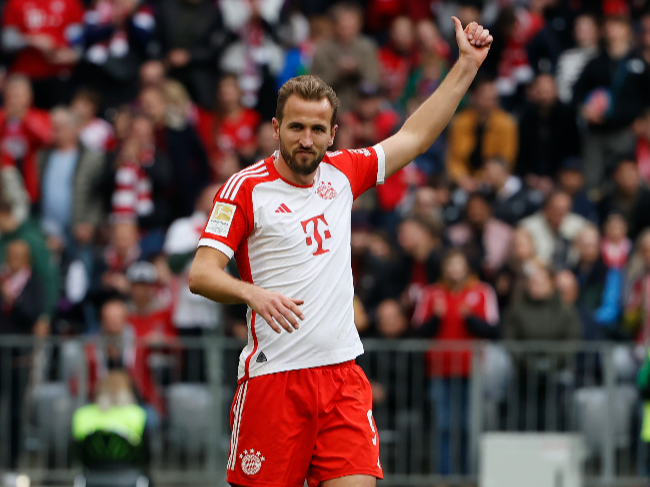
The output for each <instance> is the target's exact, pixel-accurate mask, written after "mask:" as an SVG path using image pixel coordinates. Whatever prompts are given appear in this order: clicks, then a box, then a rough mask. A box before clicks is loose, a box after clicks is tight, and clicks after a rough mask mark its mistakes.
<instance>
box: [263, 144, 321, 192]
mask: <svg viewBox="0 0 650 487" xmlns="http://www.w3.org/2000/svg"><path fill="white" fill-rule="evenodd" d="M273 165H274V166H275V169H276V170H277V171H278V172H279V173H280V176H282V177H283V178H284V179H286V180H287V181H289V182H290V183H293V184H297V185H299V186H309V185H311V184H313V182H314V177H315V176H316V171H314V172H313V173H311V174H307V175H302V174H296V173H295V172H294V171H293V170H292V169H291V168H290V167H289V165H288V164H287V162H286V161H285V160H284V157H283V156H282V152H280V155H279V156H278V157H277V158H276V159H275V160H274V161H273Z"/></svg>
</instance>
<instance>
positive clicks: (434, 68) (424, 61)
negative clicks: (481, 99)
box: [399, 19, 465, 110]
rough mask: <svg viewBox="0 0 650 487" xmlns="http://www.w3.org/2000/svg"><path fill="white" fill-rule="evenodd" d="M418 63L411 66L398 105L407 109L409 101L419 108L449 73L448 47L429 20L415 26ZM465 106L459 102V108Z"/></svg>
mask: <svg viewBox="0 0 650 487" xmlns="http://www.w3.org/2000/svg"><path fill="white" fill-rule="evenodd" d="M416 29H417V36H418V44H419V46H418V49H419V50H418V56H419V62H418V63H417V64H415V65H413V69H412V72H411V73H410V75H409V78H408V81H407V83H406V86H405V87H404V90H403V92H402V96H401V99H400V100H399V104H400V106H401V107H402V108H406V109H407V110H408V109H409V107H408V104H409V101H411V100H413V99H415V101H416V102H417V105H418V106H419V105H420V104H421V102H422V101H424V100H426V99H427V97H429V96H430V95H431V94H432V93H433V92H434V91H435V90H436V88H438V86H439V85H440V83H442V80H443V79H444V77H445V76H446V75H447V72H448V71H449V66H448V57H449V46H448V45H447V43H446V42H445V40H444V39H443V38H442V36H441V35H440V33H439V32H438V28H437V27H436V24H434V23H433V22H432V21H431V20H429V19H426V20H421V21H419V22H418V24H417V27H416ZM464 105H465V103H464V101H461V104H460V106H461V107H463V106H464Z"/></svg>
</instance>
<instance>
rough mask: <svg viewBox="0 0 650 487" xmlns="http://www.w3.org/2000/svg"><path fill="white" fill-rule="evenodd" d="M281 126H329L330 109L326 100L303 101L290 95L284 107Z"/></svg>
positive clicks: (296, 96) (330, 118)
mask: <svg viewBox="0 0 650 487" xmlns="http://www.w3.org/2000/svg"><path fill="white" fill-rule="evenodd" d="M282 118H283V124H289V123H291V122H298V123H301V124H303V125H316V124H320V125H325V126H326V127H329V126H330V122H331V120H332V107H331V106H330V102H329V100H328V99H327V98H322V99H320V100H313V101H312V100H304V99H302V98H300V97H299V96H298V95H291V96H290V97H289V98H288V99H287V103H286V105H285V106H284V113H283V116H282Z"/></svg>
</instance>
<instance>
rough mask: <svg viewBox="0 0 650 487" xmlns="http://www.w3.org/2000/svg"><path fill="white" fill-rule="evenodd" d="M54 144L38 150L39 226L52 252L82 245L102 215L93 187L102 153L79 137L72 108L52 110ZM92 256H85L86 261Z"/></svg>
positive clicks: (90, 235) (101, 160)
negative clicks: (39, 181)
mask: <svg viewBox="0 0 650 487" xmlns="http://www.w3.org/2000/svg"><path fill="white" fill-rule="evenodd" d="M51 118H52V126H53V129H54V146H53V148H52V149H51V150H48V151H45V152H43V153H41V155H40V157H39V174H41V184H40V186H41V192H42V193H43V196H42V199H41V226H42V228H43V230H44V232H45V234H46V235H47V236H48V242H49V243H50V244H52V242H56V243H55V244H54V245H50V248H51V249H52V250H53V251H55V252H60V251H62V250H63V248H65V247H67V248H68V249H69V250H71V251H72V252H73V253H75V254H76V253H78V251H79V250H80V249H83V248H86V249H87V250H88V251H90V249H89V248H88V247H87V246H88V245H89V244H90V243H91V241H92V238H93V234H94V232H95V229H96V228H97V226H98V225H99V224H100V222H101V219H102V201H101V198H100V197H99V195H98V194H97V191H96V186H97V183H98V181H99V177H100V175H101V172H102V170H103V164H104V157H103V156H102V155H101V154H99V153H96V152H93V151H92V150H91V149H88V148H86V147H85V146H83V145H82V144H81V143H80V141H79V125H78V123H77V119H76V117H75V115H74V114H73V113H72V111H70V110H68V109H65V108H56V109H54V110H53V111H52V115H51ZM72 249H75V250H72ZM91 260H92V258H91V257H90V256H89V260H88V263H89V264H90V261H91Z"/></svg>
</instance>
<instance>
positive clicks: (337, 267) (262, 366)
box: [199, 144, 386, 381]
mask: <svg viewBox="0 0 650 487" xmlns="http://www.w3.org/2000/svg"><path fill="white" fill-rule="evenodd" d="M277 157H278V152H276V153H275V154H274V155H273V156H272V157H269V158H268V159H265V160H263V161H260V162H258V163H257V164H254V165H253V166H250V167H249V168H247V169H244V170H243V171H240V172H239V173H237V174H235V175H234V176H232V177H231V178H230V179H229V180H228V181H227V182H226V184H224V185H223V186H222V187H221V189H220V190H219V191H218V193H217V195H216V196H215V200H214V206H213V208H212V212H211V214H210V216H209V218H208V222H207V224H206V226H205V229H204V231H203V234H202V236H201V239H200V240H199V246H207V247H212V248H214V249H217V250H219V251H221V252H223V253H224V254H226V255H227V256H228V257H230V258H232V257H233V255H234V256H235V259H236V261H237V267H238V269H239V273H240V275H241V278H242V279H243V280H244V281H247V282H250V283H253V284H255V285H257V286H260V287H262V288H264V289H268V290H270V291H276V292H279V293H282V294H283V295H285V296H287V297H291V298H296V299H302V300H304V302H305V303H304V304H303V305H302V306H301V310H302V311H303V314H304V316H305V319H304V320H303V321H299V324H300V327H299V329H298V330H294V332H293V333H288V332H287V331H285V330H284V329H283V330H282V331H281V333H276V332H275V331H273V330H272V329H271V327H270V326H269V325H268V324H267V323H266V321H265V320H264V319H263V318H262V317H261V316H258V315H257V313H255V312H254V311H252V310H251V309H250V308H249V310H248V315H247V320H248V344H247V345H246V347H245V348H244V350H243V351H242V353H241V355H240V358H239V373H238V379H239V380H240V381H243V380H246V379H248V378H250V377H256V376H259V375H264V374H271V373H275V372H282V371H285V370H295V369H304V368H310V367H320V366H323V365H330V364H336V363H340V362H345V361H347V360H353V359H354V358H356V357H357V356H359V355H361V354H362V353H363V346H362V344H361V340H360V339H359V334H358V333H357V329H356V327H355V325H354V309H353V299H354V288H353V284H352V267H351V249H350V236H351V227H350V225H351V221H350V219H351V211H352V203H353V201H354V200H355V198H357V197H358V196H359V195H360V194H362V193H363V192H364V191H366V190H367V189H369V188H371V187H373V186H375V185H376V184H382V183H383V182H384V176H385V167H386V163H385V155H384V150H383V149H382V147H381V146H380V145H379V144H378V145H375V146H374V147H372V148H367V149H357V150H342V151H337V152H328V153H327V154H326V155H325V157H324V159H323V162H322V163H321V164H320V166H319V167H318V170H317V171H316V176H315V178H314V182H313V184H311V185H310V186H297V185H295V184H292V183H290V182H288V181H286V180H284V179H283V178H282V177H281V176H280V174H279V173H278V171H277V169H276V168H275V165H274V161H275V158H277Z"/></svg>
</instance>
